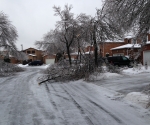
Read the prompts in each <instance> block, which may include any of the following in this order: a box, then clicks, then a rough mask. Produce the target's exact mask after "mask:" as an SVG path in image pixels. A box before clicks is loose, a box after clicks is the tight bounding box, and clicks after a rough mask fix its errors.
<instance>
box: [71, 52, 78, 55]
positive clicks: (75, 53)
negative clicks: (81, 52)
mask: <svg viewBox="0 0 150 125" xmlns="http://www.w3.org/2000/svg"><path fill="white" fill-rule="evenodd" d="M70 55H78V52H74V53H70Z"/></svg>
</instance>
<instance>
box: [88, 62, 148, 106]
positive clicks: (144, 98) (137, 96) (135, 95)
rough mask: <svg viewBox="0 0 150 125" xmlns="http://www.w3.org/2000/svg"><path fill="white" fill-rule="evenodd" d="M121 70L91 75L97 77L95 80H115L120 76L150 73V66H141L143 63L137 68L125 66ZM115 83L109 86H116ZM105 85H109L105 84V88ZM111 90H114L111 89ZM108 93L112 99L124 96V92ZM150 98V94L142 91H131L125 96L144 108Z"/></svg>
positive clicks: (128, 100) (125, 99) (126, 99)
mask: <svg viewBox="0 0 150 125" xmlns="http://www.w3.org/2000/svg"><path fill="white" fill-rule="evenodd" d="M121 70H122V72H121V74H117V73H110V72H106V73H103V74H100V75H97V76H94V75H92V76H91V77H92V78H95V80H97V81H99V80H113V79H118V78H121V77H126V76H130V77H132V76H133V77H134V76H135V75H137V74H141V73H150V67H148V68H147V69H145V67H144V66H141V65H139V66H137V67H136V68H124V69H121ZM126 84H127V86H129V85H128V83H126ZM145 84H146V83H144V84H142V83H141V86H142V85H145ZM148 84H150V83H148ZM108 85H109V84H108ZM113 85H114V84H112V85H111V87H109V88H112V87H114V86H113ZM122 85H123V84H122ZM105 86H107V85H104V86H103V87H104V88H105ZM134 86H136V84H135V85H133V86H132V85H131V86H129V87H134ZM138 86H139V84H137V87H138ZM103 90H104V91H107V92H108V90H107V89H103ZM109 92H110V91H109ZM111 92H113V91H111ZM106 95H107V96H108V97H110V98H112V99H113V98H114V99H115V98H120V97H123V95H122V94H119V93H117V92H116V93H115V94H110V93H107V94H106ZM114 95H115V96H116V97H115V96H114ZM149 99H150V98H149V97H148V95H146V94H144V93H142V92H131V93H128V94H127V95H126V96H125V97H124V101H127V102H129V103H133V104H135V105H139V106H142V107H144V108H146V106H147V104H148V102H149Z"/></svg>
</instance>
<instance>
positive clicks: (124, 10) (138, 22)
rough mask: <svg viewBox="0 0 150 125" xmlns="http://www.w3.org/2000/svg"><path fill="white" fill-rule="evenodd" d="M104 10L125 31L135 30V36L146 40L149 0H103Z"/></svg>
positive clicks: (148, 27)
mask: <svg viewBox="0 0 150 125" xmlns="http://www.w3.org/2000/svg"><path fill="white" fill-rule="evenodd" d="M104 6H105V11H106V12H107V13H109V18H111V20H113V21H114V22H115V23H116V24H118V25H119V26H120V27H121V28H123V29H124V30H125V31H130V29H131V28H133V27H134V28H133V29H134V30H136V32H135V34H136V38H141V39H142V42H146V36H147V33H148V31H149V30H150V13H149V11H150V8H149V6H150V1H148V0H115V1H114V0H105V4H104Z"/></svg>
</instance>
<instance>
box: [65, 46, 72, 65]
mask: <svg viewBox="0 0 150 125" xmlns="http://www.w3.org/2000/svg"><path fill="white" fill-rule="evenodd" d="M66 47H67V54H68V58H69V63H70V65H71V64H72V62H71V56H70V50H69V45H68V43H66Z"/></svg>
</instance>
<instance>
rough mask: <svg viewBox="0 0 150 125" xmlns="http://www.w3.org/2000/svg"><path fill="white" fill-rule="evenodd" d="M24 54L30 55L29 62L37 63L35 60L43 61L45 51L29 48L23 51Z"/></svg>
mask: <svg viewBox="0 0 150 125" xmlns="http://www.w3.org/2000/svg"><path fill="white" fill-rule="evenodd" d="M23 52H24V53H26V54H27V55H28V60H29V61H35V60H41V61H43V55H42V53H43V51H42V50H38V49H35V48H31V47H30V48H28V49H25V50H23Z"/></svg>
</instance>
